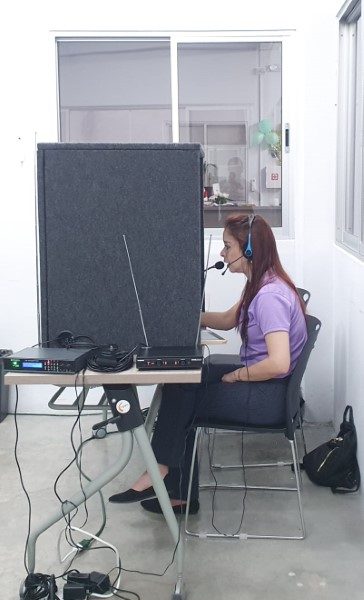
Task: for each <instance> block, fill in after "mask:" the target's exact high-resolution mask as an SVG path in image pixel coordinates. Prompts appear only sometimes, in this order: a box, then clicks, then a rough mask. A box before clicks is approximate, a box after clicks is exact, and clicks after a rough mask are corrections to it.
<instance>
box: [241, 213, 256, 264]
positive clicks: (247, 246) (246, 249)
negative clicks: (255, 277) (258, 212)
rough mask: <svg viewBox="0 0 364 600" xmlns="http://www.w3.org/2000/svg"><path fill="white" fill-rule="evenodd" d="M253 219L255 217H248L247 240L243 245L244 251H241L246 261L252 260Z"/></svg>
mask: <svg viewBox="0 0 364 600" xmlns="http://www.w3.org/2000/svg"><path fill="white" fill-rule="evenodd" d="M254 219H255V215H249V217H248V226H249V230H248V240H247V242H246V244H245V247H244V251H243V254H244V256H245V258H247V259H248V260H253V245H252V225H253V221H254Z"/></svg>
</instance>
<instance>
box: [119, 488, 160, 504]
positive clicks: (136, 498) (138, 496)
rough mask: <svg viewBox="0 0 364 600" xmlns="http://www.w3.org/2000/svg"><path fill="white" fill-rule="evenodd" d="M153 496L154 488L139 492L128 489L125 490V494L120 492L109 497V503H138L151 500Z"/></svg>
mask: <svg viewBox="0 0 364 600" xmlns="http://www.w3.org/2000/svg"><path fill="white" fill-rule="evenodd" d="M154 496H155V491H154V487H153V486H150V487H149V488H147V489H146V490H142V491H141V492H137V490H133V489H132V488H130V489H129V490H126V492H121V493H120V494H114V495H113V496H110V498H109V502H118V503H119V504H127V503H128V502H140V501H141V500H146V499H147V498H153V497H154Z"/></svg>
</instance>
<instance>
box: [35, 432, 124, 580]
mask: <svg viewBox="0 0 364 600" xmlns="http://www.w3.org/2000/svg"><path fill="white" fill-rule="evenodd" d="M121 439H122V448H121V453H120V456H119V458H118V460H117V461H116V462H115V463H114V464H113V465H111V467H109V468H108V469H107V470H106V471H104V472H103V473H102V474H101V475H99V476H98V477H97V478H96V479H94V480H93V481H91V482H90V483H89V484H88V485H86V486H85V487H84V489H83V492H82V491H80V492H79V493H78V494H76V495H75V496H73V497H72V498H71V499H70V500H67V501H66V502H65V503H64V504H63V506H62V507H60V508H59V509H58V510H57V511H56V512H54V513H53V514H52V515H51V516H49V517H48V519H46V520H45V521H44V522H43V523H42V524H41V525H39V526H38V527H37V529H35V530H34V531H32V532H31V533H30V536H29V540H28V553H27V555H28V569H29V571H30V572H31V573H33V572H34V568H35V544H36V541H37V539H38V537H39V535H40V534H41V533H43V532H44V531H46V530H47V529H49V527H51V526H52V525H54V523H57V521H59V520H60V519H62V517H63V516H64V515H68V514H69V513H70V512H71V511H72V510H74V509H75V507H77V506H79V505H80V504H82V502H84V500H85V497H86V499H87V498H90V497H91V496H93V494H95V493H96V492H98V491H99V490H100V489H101V488H102V487H103V486H104V485H106V484H107V483H109V481H111V480H112V479H114V477H116V475H118V474H119V473H120V471H122V470H123V469H124V467H125V465H126V464H127V463H128V461H129V460H130V456H131V452H132V449H133V436H132V433H131V431H127V432H125V433H123V434H121Z"/></svg>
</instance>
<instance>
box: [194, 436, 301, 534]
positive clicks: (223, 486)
mask: <svg viewBox="0 0 364 600" xmlns="http://www.w3.org/2000/svg"><path fill="white" fill-rule="evenodd" d="M201 432H202V428H201V427H199V428H197V432H196V437H195V443H194V447H193V454H192V460H191V465H193V464H194V461H195V457H196V450H197V443H198V438H199V437H200V435H201ZM288 441H289V444H290V448H291V452H292V460H293V468H294V475H295V480H296V486H295V487H293V486H260V485H259V486H258V485H246V484H244V485H233V484H231V485H229V484H217V485H216V484H203V485H200V486H199V489H200V491H202V490H214V489H219V490H222V489H224V490H244V489H247V490H269V491H278V492H296V493H297V504H298V512H299V520H300V528H301V534H297V535H262V534H255V533H236V534H231V535H230V534H223V533H208V532H201V531H191V530H190V529H189V528H188V517H189V507H190V501H191V488H192V476H193V468H192V467H191V469H190V478H189V486H188V496H187V506H186V519H185V532H186V534H187V535H190V536H192V537H198V538H203V539H208V538H223V539H230V538H232V539H242V540H248V539H271V540H303V539H304V538H305V537H306V528H305V522H304V519H303V510H302V498H301V485H302V474H301V471H300V468H299V462H298V453H297V443H296V436H295V435H294V439H293V440H290V439H289V440H288ZM290 464H291V463H283V462H282V463H276V464H270V463H268V464H266V463H261V464H256V465H244V467H245V468H247V467H255V468H257V467H263V468H264V467H271V466H285V465H290ZM237 467H238V465H236V466H235V465H233V466H229V465H228V466H226V465H225V468H237ZM240 468H242V465H240Z"/></svg>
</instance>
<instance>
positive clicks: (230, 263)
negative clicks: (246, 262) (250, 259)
mask: <svg viewBox="0 0 364 600" xmlns="http://www.w3.org/2000/svg"><path fill="white" fill-rule="evenodd" d="M241 258H244V254H242V255H241V256H239V257H238V258H236V259H235V260H233V261H232V262H229V263H228V264H227V265H226V269H225V271H224V272H223V273H221V275H225V273H226V271H227V270H228V268H229V267H230V265H233V264H234V263H235V262H236V261H237V260H240V259H241Z"/></svg>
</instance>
